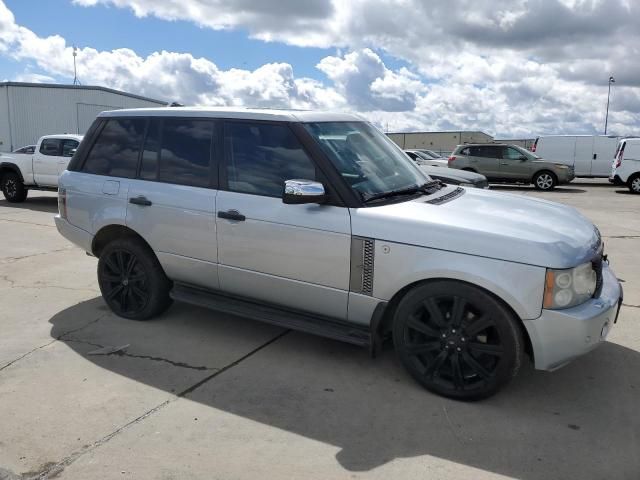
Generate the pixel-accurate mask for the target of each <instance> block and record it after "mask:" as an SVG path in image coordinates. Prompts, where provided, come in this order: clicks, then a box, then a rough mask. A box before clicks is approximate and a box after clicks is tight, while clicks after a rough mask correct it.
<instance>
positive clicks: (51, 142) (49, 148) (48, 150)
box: [40, 138, 62, 157]
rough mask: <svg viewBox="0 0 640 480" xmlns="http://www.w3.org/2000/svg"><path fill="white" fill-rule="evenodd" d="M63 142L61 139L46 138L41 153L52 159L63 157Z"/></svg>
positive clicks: (41, 145)
mask: <svg viewBox="0 0 640 480" xmlns="http://www.w3.org/2000/svg"><path fill="white" fill-rule="evenodd" d="M61 147H62V140H60V139H59V138H45V139H44V140H42V143H41V144H40V153H41V154H42V155H47V156H51V157H59V156H60V155H61Z"/></svg>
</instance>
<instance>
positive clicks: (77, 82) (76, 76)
mask: <svg viewBox="0 0 640 480" xmlns="http://www.w3.org/2000/svg"><path fill="white" fill-rule="evenodd" d="M77 55H78V49H77V48H76V46H75V45H74V46H73V84H74V85H80V80H78V71H77V69H76V56H77Z"/></svg>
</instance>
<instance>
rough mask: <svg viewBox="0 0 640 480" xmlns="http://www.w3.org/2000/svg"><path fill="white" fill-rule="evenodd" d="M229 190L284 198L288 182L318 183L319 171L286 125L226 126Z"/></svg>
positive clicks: (234, 124)
mask: <svg viewBox="0 0 640 480" xmlns="http://www.w3.org/2000/svg"><path fill="white" fill-rule="evenodd" d="M225 147H226V150H227V165H226V172H227V181H228V184H229V190H231V191H234V192H244V193H253V194H256V195H265V196H269V197H280V196H281V195H282V191H283V188H284V181H285V180H292V179H304V180H316V169H315V166H314V165H313V162H312V161H311V159H310V158H309V157H308V156H307V154H306V153H305V151H304V150H303V149H302V145H300V142H298V139H297V138H296V137H295V135H294V134H293V132H291V130H289V128H288V127H286V126H284V125H267V124H251V123H235V122H229V123H227V124H226V125H225Z"/></svg>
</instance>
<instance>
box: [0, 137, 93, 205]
mask: <svg viewBox="0 0 640 480" xmlns="http://www.w3.org/2000/svg"><path fill="white" fill-rule="evenodd" d="M81 140H82V135H71V134H66V133H65V134H63V135H45V136H44V137H41V138H40V140H38V144H37V145H36V148H35V151H34V153H33V154H25V153H3V154H1V155H0V189H2V193H3V194H4V198H6V199H7V201H9V202H12V203H17V202H24V201H25V200H26V198H27V194H28V192H29V190H53V191H55V190H57V189H58V177H60V175H61V174H62V172H64V171H65V170H66V168H67V165H68V164H69V160H71V157H73V154H74V153H75V151H76V148H78V145H79V144H80V141H81Z"/></svg>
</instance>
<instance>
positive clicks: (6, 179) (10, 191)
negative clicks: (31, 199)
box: [0, 172, 29, 203]
mask: <svg viewBox="0 0 640 480" xmlns="http://www.w3.org/2000/svg"><path fill="white" fill-rule="evenodd" d="M0 188H2V193H3V194H4V198H6V199H7V202H10V203H20V202H24V201H25V200H26V199H27V194H28V193H29V190H28V189H27V187H25V186H24V183H23V182H22V180H21V179H20V175H18V174H17V173H15V172H8V173H5V174H4V175H3V176H2V181H1V182H0Z"/></svg>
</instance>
